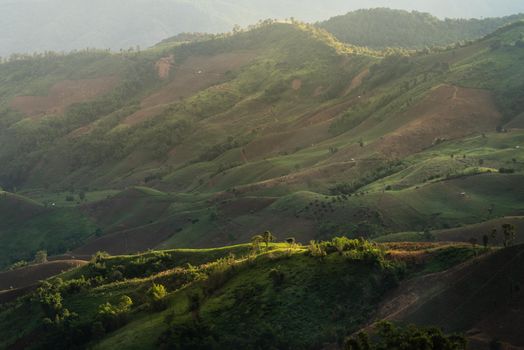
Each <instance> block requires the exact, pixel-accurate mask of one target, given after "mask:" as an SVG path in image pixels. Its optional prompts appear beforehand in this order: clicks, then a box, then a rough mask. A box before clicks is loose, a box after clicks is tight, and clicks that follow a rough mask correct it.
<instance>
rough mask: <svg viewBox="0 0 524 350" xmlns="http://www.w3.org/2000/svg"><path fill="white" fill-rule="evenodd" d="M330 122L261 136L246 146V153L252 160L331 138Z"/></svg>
mask: <svg viewBox="0 0 524 350" xmlns="http://www.w3.org/2000/svg"><path fill="white" fill-rule="evenodd" d="M328 131H329V123H327V122H325V123H319V124H316V125H313V126H310V127H303V128H300V129H296V130H290V131H284V132H278V133H272V134H268V135H266V136H261V137H259V138H257V139H256V140H255V141H253V142H251V143H249V144H248V145H247V146H246V147H245V148H244V155H245V156H246V157H247V158H249V159H250V160H252V161H253V160H254V159H259V158H261V157H265V156H269V155H272V154H277V153H280V152H288V153H293V152H295V151H296V150H297V149H301V148H307V147H310V146H311V145H312V144H314V143H318V142H321V141H323V140H325V139H327V138H329V132H328Z"/></svg>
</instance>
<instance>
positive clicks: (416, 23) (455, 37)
mask: <svg viewBox="0 0 524 350" xmlns="http://www.w3.org/2000/svg"><path fill="white" fill-rule="evenodd" d="M522 19H524V14H521V15H512V16H508V17H501V18H486V19H481V20H479V19H469V20H466V19H449V18H448V19H445V20H440V19H438V18H436V17H434V16H432V15H430V14H428V13H421V12H415V11H413V12H407V11H403V10H391V9H387V8H377V9H370V10H358V11H354V12H350V13H348V14H346V15H343V16H337V17H333V18H331V19H329V20H327V21H325V22H321V23H319V24H318V25H319V26H320V27H321V28H324V29H326V30H327V31H329V32H331V33H332V34H333V35H335V37H336V38H337V39H339V40H340V41H343V42H347V43H351V44H354V45H360V46H369V47H372V48H386V47H404V48H410V49H420V48H424V47H431V46H446V45H450V44H454V43H457V42H460V41H468V40H475V39H479V38H481V37H484V36H486V35H488V34H490V33H492V32H494V31H495V30H496V29H498V28H500V27H503V26H504V25H507V24H510V23H513V22H516V21H519V20H522Z"/></svg>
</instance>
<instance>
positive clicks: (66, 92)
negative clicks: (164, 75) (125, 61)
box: [11, 76, 119, 117]
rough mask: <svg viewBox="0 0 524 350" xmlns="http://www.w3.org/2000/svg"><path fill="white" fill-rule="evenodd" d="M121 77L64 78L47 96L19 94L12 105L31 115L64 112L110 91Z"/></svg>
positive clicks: (38, 115)
mask: <svg viewBox="0 0 524 350" xmlns="http://www.w3.org/2000/svg"><path fill="white" fill-rule="evenodd" d="M118 82H119V78H118V77H115V76H110V77H100V78H95V79H82V80H64V81H61V82H58V83H56V84H54V85H53V86H52V87H51V88H50V89H49V92H48V94H47V96H17V97H15V98H14V99H13V100H12V101H11V107H12V108H13V109H16V110H18V111H20V112H22V113H24V114H26V115H28V116H31V117H41V116H44V115H47V114H62V113H64V111H65V110H66V108H67V107H69V106H70V105H72V104H74V103H79V102H86V101H89V100H92V99H94V98H96V97H98V96H100V95H103V94H105V93H108V92H110V91H111V90H112V89H114V88H115V87H116V85H117V84H118Z"/></svg>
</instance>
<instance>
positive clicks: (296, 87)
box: [291, 79, 302, 91]
mask: <svg viewBox="0 0 524 350" xmlns="http://www.w3.org/2000/svg"><path fill="white" fill-rule="evenodd" d="M291 88H292V89H293V90H295V91H298V90H300V89H301V88H302V80H300V79H295V80H293V81H292V82H291Z"/></svg>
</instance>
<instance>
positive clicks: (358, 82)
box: [344, 68, 369, 95]
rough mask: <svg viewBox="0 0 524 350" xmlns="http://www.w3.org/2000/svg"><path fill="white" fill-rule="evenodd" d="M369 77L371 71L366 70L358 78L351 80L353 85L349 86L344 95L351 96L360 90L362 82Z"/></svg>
mask: <svg viewBox="0 0 524 350" xmlns="http://www.w3.org/2000/svg"><path fill="white" fill-rule="evenodd" d="M368 75H369V69H368V68H366V69H364V70H363V71H362V72H360V73H358V74H357V76H355V77H354V78H353V79H352V80H351V84H349V86H348V88H347V89H346V91H345V92H344V95H348V94H350V93H351V92H352V91H353V90H355V89H358V88H359V87H360V85H362V81H363V80H364V79H365V78H366V77H367V76H368Z"/></svg>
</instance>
